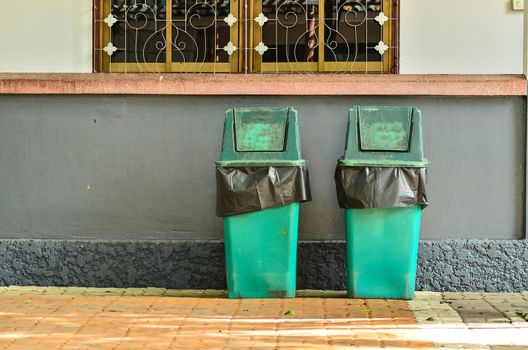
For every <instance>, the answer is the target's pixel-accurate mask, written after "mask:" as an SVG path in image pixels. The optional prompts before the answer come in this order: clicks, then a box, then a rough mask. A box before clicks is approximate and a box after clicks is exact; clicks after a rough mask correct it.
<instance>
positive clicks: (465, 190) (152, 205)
mask: <svg viewBox="0 0 528 350" xmlns="http://www.w3.org/2000/svg"><path fill="white" fill-rule="evenodd" d="M354 104H371V105H412V106H417V107H419V108H421V109H422V111H423V115H424V128H425V135H424V137H425V147H426V154H427V156H428V158H429V159H430V160H431V161H432V167H431V169H430V181H429V185H430V186H429V188H430V191H429V197H430V202H431V205H430V206H429V208H428V209H427V210H426V211H425V213H424V217H423V227H422V238H425V239H446V238H489V239H521V238H523V237H524V233H523V217H524V214H523V213H524V204H523V203H524V144H525V140H524V133H525V131H524V130H525V115H526V114H525V100H524V99H523V98H520V97H519V98H421V97H405V98H404V97H171V96H110V97H106V96H5V95H4V96H0V165H1V166H0V198H1V200H0V239H7V238H44V239H49V238H56V239H99V240H126V239H131V240H136V239H142V240H143V239H146V240H158V239H169V240H183V239H185V240H195V239H205V240H208V239H221V238H222V221H221V219H219V218H216V217H215V216H214V206H215V185H214V183H215V179H214V170H213V169H214V161H215V160H216V159H217V158H218V156H219V151H220V143H221V134H222V133H221V130H222V123H223V117H224V116H223V114H224V111H225V110H227V109H228V108H230V107H236V106H293V107H295V108H297V109H298V111H299V116H300V123H301V132H302V142H303V151H304V156H305V158H306V159H308V160H309V162H310V163H309V168H310V172H311V173H310V175H311V180H312V189H313V198H314V201H313V202H312V203H308V204H305V205H303V207H302V213H301V228H300V238H301V239H303V240H331V239H343V238H344V228H343V227H344V223H343V214H342V212H341V210H339V208H338V207H337V203H336V200H335V188H334V184H333V170H334V166H335V161H336V158H337V157H338V156H340V155H341V154H342V152H343V147H344V136H345V128H346V115H347V109H348V107H349V106H351V105H354Z"/></svg>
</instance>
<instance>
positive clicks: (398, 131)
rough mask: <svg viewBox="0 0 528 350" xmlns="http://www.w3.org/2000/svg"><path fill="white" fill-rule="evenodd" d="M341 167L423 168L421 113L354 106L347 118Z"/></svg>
mask: <svg viewBox="0 0 528 350" xmlns="http://www.w3.org/2000/svg"><path fill="white" fill-rule="evenodd" d="M340 163H341V164H342V165H349V166H378V167H426V166H428V164H429V162H428V161H427V159H425V158H424V154H423V141H422V117H421V111H420V110H419V109H417V108H411V107H379V106H376V107H375V106H356V107H353V108H351V109H350V113H349V117H348V130H347V140H346V147H345V155H344V157H343V158H342V159H341V160H340Z"/></svg>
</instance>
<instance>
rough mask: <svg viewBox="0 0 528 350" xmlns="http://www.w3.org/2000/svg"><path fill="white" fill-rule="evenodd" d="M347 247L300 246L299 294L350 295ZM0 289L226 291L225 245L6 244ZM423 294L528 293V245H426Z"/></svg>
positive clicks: (0, 245)
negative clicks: (345, 291)
mask: <svg viewBox="0 0 528 350" xmlns="http://www.w3.org/2000/svg"><path fill="white" fill-rule="evenodd" d="M345 261H346V260H345V244H344V242H342V241H326V242H311V241H310V242H300V243H299V254H298V274H297V288H299V289H328V290H330V289H335V290H342V289H346V266H345ZM0 285H54V286H90V287H120V288H123V287H147V286H148V287H162V288H175V289H194V288H196V289H205V288H210V289H225V288H226V283H225V268H224V246H223V243H222V242H220V241H71V240H19V239H17V240H0ZM417 290H431V291H490V292H491V291H520V290H528V243H527V241H507V240H501V241H489V240H445V241H423V242H420V253H419V259H418V275H417Z"/></svg>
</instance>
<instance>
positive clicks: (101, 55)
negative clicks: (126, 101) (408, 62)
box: [95, 0, 398, 73]
mask: <svg viewBox="0 0 528 350" xmlns="http://www.w3.org/2000/svg"><path fill="white" fill-rule="evenodd" d="M100 1H101V2H100V3H99V5H98V6H97V7H96V26H95V27H96V43H95V57H96V60H97V69H98V70H100V71H104V72H151V73H162V72H211V73H238V72H243V73H254V72H256V73H264V72H273V73H293V72H304V73H317V72H327V73H340V72H352V73H359V72H362V73H395V72H396V70H397V53H398V46H397V43H398V40H397V37H398V35H397V34H398V32H397V29H398V4H397V1H395V0H100Z"/></svg>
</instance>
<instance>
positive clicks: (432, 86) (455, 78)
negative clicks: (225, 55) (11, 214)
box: [0, 73, 527, 96]
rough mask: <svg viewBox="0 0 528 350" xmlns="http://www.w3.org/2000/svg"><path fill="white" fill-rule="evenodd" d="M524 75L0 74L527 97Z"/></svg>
mask: <svg viewBox="0 0 528 350" xmlns="http://www.w3.org/2000/svg"><path fill="white" fill-rule="evenodd" d="M526 86H527V80H526V79H525V77H524V76H523V75H388V74H385V75H359V74H355V75H352V74H341V75H330V74H328V75H313V74H281V75H271V74H247V75H245V74H106V73H94V74H91V73H62V74H56V73H53V74H47V73H0V94H30V95H206V96H207V95H209V96H214V95H239V96H240V95H242V96H243V95H247V96H251V95H267V96H272V95H275V96H362V95H369V96H526V92H527V88H526Z"/></svg>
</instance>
